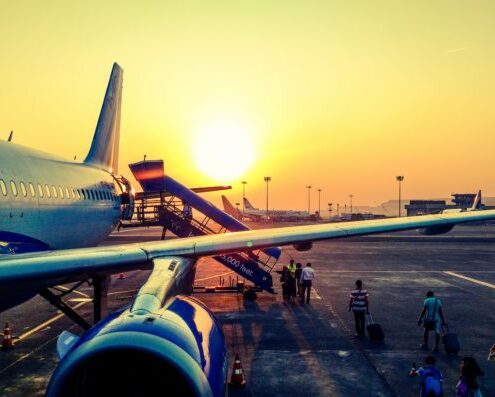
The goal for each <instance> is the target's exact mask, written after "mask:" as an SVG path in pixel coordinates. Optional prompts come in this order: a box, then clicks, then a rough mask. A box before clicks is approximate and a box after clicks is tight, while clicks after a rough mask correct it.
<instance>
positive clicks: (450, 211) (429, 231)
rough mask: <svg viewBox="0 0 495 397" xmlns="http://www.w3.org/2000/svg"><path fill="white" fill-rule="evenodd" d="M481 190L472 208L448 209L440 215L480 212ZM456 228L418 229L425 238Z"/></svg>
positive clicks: (446, 226) (443, 226)
mask: <svg viewBox="0 0 495 397" xmlns="http://www.w3.org/2000/svg"><path fill="white" fill-rule="evenodd" d="M481 205H482V204H481V190H478V193H476V196H475V197H474V200H473V205H472V206H471V208H448V209H445V210H442V211H440V214H458V213H461V212H471V211H479V210H480V209H481ZM453 228H454V225H441V226H435V227H427V228H421V229H418V233H419V234H423V235H425V236H433V235H437V234H445V233H448V232H450V231H451V230H452V229H453Z"/></svg>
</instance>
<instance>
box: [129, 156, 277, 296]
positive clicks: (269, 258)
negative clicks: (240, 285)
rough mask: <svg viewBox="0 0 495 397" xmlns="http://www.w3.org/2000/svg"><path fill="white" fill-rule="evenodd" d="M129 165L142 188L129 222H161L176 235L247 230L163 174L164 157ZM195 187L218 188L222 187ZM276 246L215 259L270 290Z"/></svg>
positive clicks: (130, 223) (145, 223) (201, 189)
mask: <svg viewBox="0 0 495 397" xmlns="http://www.w3.org/2000/svg"><path fill="white" fill-rule="evenodd" d="M129 168H130V169H131V171H132V173H133V174H134V177H135V178H136V180H137V181H138V182H139V183H140V185H141V187H142V188H143V192H141V193H137V194H136V203H135V211H134V217H133V218H132V220H131V221H129V222H127V223H124V224H123V226H124V227H130V226H161V227H163V233H162V238H165V234H166V232H167V230H170V231H171V232H172V233H174V234H175V235H177V236H179V237H190V236H202V235H208V234H218V233H226V232H233V231H244V230H250V229H249V228H248V227H247V226H246V225H244V224H243V223H241V222H239V221H238V220H237V219H235V218H233V217H232V216H230V215H228V214H226V213H225V212H223V211H221V210H220V209H218V208H217V207H215V206H214V205H213V204H211V203H210V202H208V201H207V200H205V199H204V198H202V197H201V196H199V195H198V194H197V193H196V192H195V191H193V189H189V188H187V187H186V186H184V185H182V184H181V183H179V182H177V181H176V180H175V179H173V178H172V177H170V176H168V175H165V172H164V166H163V161H161V160H145V161H140V162H138V163H134V164H130V165H129ZM194 190H196V191H200V192H201V191H211V190H221V187H214V188H209V189H208V188H207V189H206V190H205V189H204V188H198V189H194ZM280 254H281V250H280V248H278V247H273V248H266V249H263V250H253V251H247V252H238V253H230V254H224V255H219V256H215V257H214V259H216V260H217V261H218V262H220V263H221V264H222V265H224V266H226V267H227V268H229V269H231V270H232V271H234V272H236V273H237V274H239V275H240V276H242V277H243V278H245V279H247V280H249V281H251V282H252V283H253V284H255V285H256V286H257V287H259V288H261V289H262V290H265V291H268V292H272V293H273V282H272V276H271V271H272V270H273V267H274V266H275V264H276V263H277V260H278V258H279V257H280Z"/></svg>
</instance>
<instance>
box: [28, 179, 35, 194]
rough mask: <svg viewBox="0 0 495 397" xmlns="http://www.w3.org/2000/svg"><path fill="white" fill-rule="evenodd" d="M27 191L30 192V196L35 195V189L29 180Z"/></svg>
mask: <svg viewBox="0 0 495 397" xmlns="http://www.w3.org/2000/svg"><path fill="white" fill-rule="evenodd" d="M29 191H30V192H31V197H36V190H34V186H33V184H32V183H31V182H29Z"/></svg>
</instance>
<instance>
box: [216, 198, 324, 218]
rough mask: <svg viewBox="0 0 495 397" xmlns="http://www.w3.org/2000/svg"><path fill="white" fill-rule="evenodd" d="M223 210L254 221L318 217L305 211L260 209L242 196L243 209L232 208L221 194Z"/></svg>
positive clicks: (234, 215)
mask: <svg viewBox="0 0 495 397" xmlns="http://www.w3.org/2000/svg"><path fill="white" fill-rule="evenodd" d="M222 203H223V209H224V211H225V212H226V213H227V214H229V215H231V216H233V217H236V218H238V219H249V220H253V221H256V222H303V221H315V220H317V219H318V215H317V214H310V213H309V212H306V211H292V210H268V212H267V211H266V210H262V209H260V208H255V207H253V205H252V204H251V203H250V202H249V200H248V199H247V198H244V210H240V209H238V208H234V206H233V205H232V203H231V202H230V201H229V200H228V199H227V197H225V196H223V195H222Z"/></svg>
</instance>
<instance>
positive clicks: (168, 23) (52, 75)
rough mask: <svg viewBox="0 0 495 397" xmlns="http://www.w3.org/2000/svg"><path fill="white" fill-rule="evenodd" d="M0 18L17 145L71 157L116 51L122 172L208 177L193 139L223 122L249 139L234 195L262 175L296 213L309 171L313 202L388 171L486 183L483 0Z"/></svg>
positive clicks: (121, 8)
mask: <svg viewBox="0 0 495 397" xmlns="http://www.w3.org/2000/svg"><path fill="white" fill-rule="evenodd" d="M101 3H105V4H104V5H102V4H101ZM241 3H242V4H241ZM0 15H1V23H0V136H1V135H3V136H5V137H6V136H7V135H8V132H9V131H10V130H11V129H14V130H15V136H14V140H15V141H16V142H18V143H22V144H25V145H28V146H33V147H36V148H39V149H42V150H46V151H49V152H54V153H59V154H62V155H65V156H67V157H68V158H72V157H73V156H74V155H75V154H77V156H78V158H82V157H83V156H84V155H85V154H86V151H87V148H88V147H89V144H90V141H91V136H92V133H93V131H94V127H95V124H96V119H97V115H98V112H99V109H100V106H101V100H102V97H103V93H104V89H105V86H106V82H107V79H108V74H109V72H110V68H111V65H112V62H114V61H117V62H119V64H121V66H122V67H123V68H124V71H125V74H124V99H123V111H122V123H121V125H122V130H121V138H122V142H121V168H122V170H123V171H124V170H125V171H126V172H127V170H126V167H125V164H127V163H129V162H133V161H138V160H140V159H142V156H143V155H144V154H145V153H146V154H147V156H148V158H164V159H165V161H166V168H167V170H168V171H169V173H170V174H171V175H173V176H174V177H176V178H177V179H179V180H180V181H182V182H184V183H186V184H187V185H192V186H199V185H203V184H211V183H217V181H214V180H212V179H211V178H209V177H207V176H205V175H204V174H203V173H202V171H201V170H200V169H198V168H197V166H196V163H195V161H194V153H195V151H194V141H195V140H196V138H195V137H196V135H195V134H197V132H198V129H199V130H201V126H202V125H203V124H208V122H209V121H210V120H211V119H213V118H214V119H221V118H222V117H225V118H227V119H229V120H239V123H240V124H242V125H243V126H244V127H246V126H247V128H249V130H250V135H251V139H252V141H253V143H254V144H255V162H254V164H253V165H252V167H251V168H250V169H249V171H247V173H246V174H244V175H242V176H240V177H239V179H236V180H234V181H231V182H232V183H233V184H234V186H235V189H234V191H232V192H231V193H230V194H229V195H230V196H231V197H232V201H237V200H238V199H239V196H240V194H241V185H240V183H239V181H240V180H242V179H246V180H247V181H248V182H249V183H248V186H247V192H248V196H249V197H250V198H251V199H252V201H253V202H254V203H255V204H257V205H258V206H261V207H262V206H263V205H264V204H263V203H264V194H265V193H264V182H263V176H265V175H270V176H271V177H272V182H271V185H270V203H271V205H270V206H271V207H272V206H273V207H279V208H281V207H294V208H301V209H304V208H306V205H307V204H306V203H307V201H306V197H307V196H306V189H305V185H307V184H311V185H313V186H314V187H315V189H313V191H315V190H316V188H321V189H323V193H322V202H325V203H326V202H329V201H331V202H334V203H337V202H341V203H344V202H346V201H348V199H347V196H348V194H350V193H353V194H354V195H355V199H354V201H355V203H357V204H374V203H379V202H381V201H384V200H387V199H391V198H394V197H395V196H396V190H397V185H396V182H395V176H396V175H398V174H402V175H405V181H404V194H405V196H406V197H407V198H424V197H444V196H448V195H449V194H450V193H452V192H454V191H462V192H474V191H475V190H476V189H478V188H482V189H483V190H484V192H485V195H495V181H494V178H493V177H492V176H493V174H494V171H495V170H494V167H493V157H494V156H493V153H494V151H495V148H494V147H495V138H494V136H495V112H494V111H493V110H492V109H493V104H494V103H495V94H494V93H495V73H494V71H495V46H494V44H493V39H494V38H495V24H494V23H493V21H494V20H495V2H493V1H469V2H468V1H435V2H431V1H417V2H396V1H375V2H371V1H340V2H337V1H333V2H329V1H304V2H301V1H268V2H267V1H253V0H251V1H245V2H240V1H239V2H232V1H216V2H214V1H207V2H206V1H198V2H187V1H181V2H172V1H169V2H167V1H163V0H160V1H147V2H146V1H142V2H135V1H132V2H126V1H105V2H97V1H85V2H68V1H44V2H40V1H25V2H6V1H4V2H3V4H2V7H1V14H0ZM239 150H242V148H239ZM225 155H226V156H228V158H230V159H231V161H235V160H236V157H238V156H240V155H241V154H239V153H225ZM208 198H210V199H211V200H212V201H216V200H215V199H214V198H213V196H211V195H210V196H208ZM315 201H316V193H315V194H314V196H313V202H315Z"/></svg>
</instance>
